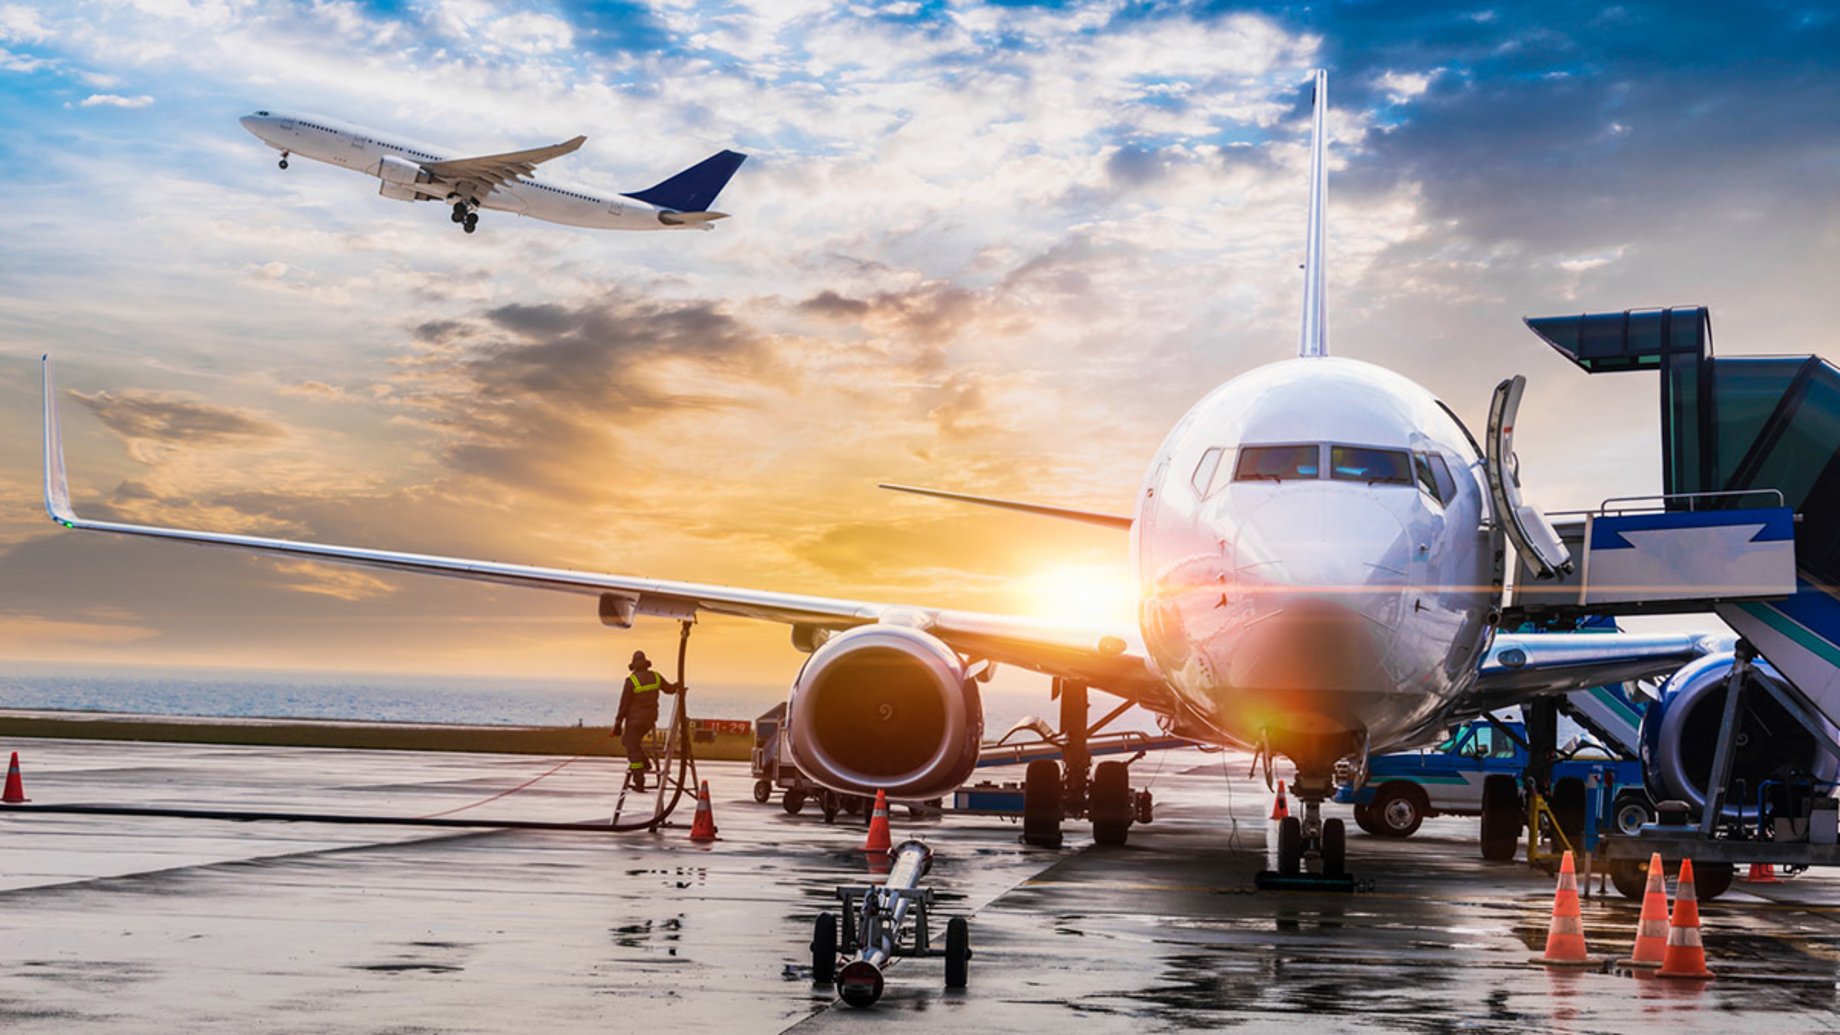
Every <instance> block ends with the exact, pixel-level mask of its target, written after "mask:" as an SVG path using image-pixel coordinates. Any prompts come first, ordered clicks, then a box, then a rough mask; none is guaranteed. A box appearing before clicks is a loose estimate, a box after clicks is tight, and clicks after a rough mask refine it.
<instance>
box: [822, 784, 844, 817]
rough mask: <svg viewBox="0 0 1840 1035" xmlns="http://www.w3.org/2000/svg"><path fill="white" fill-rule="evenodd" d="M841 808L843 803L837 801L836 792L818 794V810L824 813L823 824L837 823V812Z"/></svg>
mask: <svg viewBox="0 0 1840 1035" xmlns="http://www.w3.org/2000/svg"><path fill="white" fill-rule="evenodd" d="M842 807H843V802H841V801H838V800H837V792H836V791H820V792H819V793H818V808H819V809H821V810H823V812H824V822H826V823H835V822H837V812H838V810H840V809H841V808H842Z"/></svg>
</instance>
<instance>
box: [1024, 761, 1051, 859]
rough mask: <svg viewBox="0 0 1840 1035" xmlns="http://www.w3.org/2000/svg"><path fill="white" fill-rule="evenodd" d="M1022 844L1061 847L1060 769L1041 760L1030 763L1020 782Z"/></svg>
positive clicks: (1049, 762)
mask: <svg viewBox="0 0 1840 1035" xmlns="http://www.w3.org/2000/svg"><path fill="white" fill-rule="evenodd" d="M1022 843H1023V844H1030V845H1036V846H1037V847H1040V848H1059V847H1060V846H1061V767H1060V765H1059V764H1058V763H1055V762H1052V761H1050V760H1048V759H1045V758H1038V759H1036V760H1035V761H1033V762H1030V763H1029V769H1028V775H1027V776H1026V777H1024V780H1023V784H1022Z"/></svg>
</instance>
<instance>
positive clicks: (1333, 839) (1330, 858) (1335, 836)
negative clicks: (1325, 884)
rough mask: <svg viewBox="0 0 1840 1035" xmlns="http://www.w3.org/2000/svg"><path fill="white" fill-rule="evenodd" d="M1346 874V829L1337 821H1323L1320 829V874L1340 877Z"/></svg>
mask: <svg viewBox="0 0 1840 1035" xmlns="http://www.w3.org/2000/svg"><path fill="white" fill-rule="evenodd" d="M1347 872H1348V828H1347V827H1346V826H1344V825H1343V824H1342V821H1341V820H1339V819H1325V820H1323V827H1322V873H1323V876H1325V877H1340V876H1341V875H1342V874H1344V873H1347Z"/></svg>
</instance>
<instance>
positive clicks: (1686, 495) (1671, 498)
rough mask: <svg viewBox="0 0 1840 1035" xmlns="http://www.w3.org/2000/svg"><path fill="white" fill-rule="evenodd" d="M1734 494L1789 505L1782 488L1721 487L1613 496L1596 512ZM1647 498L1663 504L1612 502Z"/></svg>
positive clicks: (1661, 507) (1598, 506) (1638, 500)
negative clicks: (1698, 490) (1758, 497)
mask: <svg viewBox="0 0 1840 1035" xmlns="http://www.w3.org/2000/svg"><path fill="white" fill-rule="evenodd" d="M1733 496H1774V497H1776V505H1777V506H1779V507H1782V506H1787V505H1788V504H1787V502H1786V501H1785V500H1784V499H1783V493H1782V490H1781V489H1721V490H1718V491H1716V492H1675V493H1661V494H1657V495H1653V496H1612V497H1610V498H1609V499H1606V500H1604V501H1603V502H1602V503H1600V504H1598V505H1597V510H1596V511H1595V513H1598V514H1610V513H1617V514H1626V513H1629V512H1630V511H1637V510H1662V509H1665V508H1666V504H1668V503H1670V502H1675V501H1679V500H1687V501H1689V502H1692V501H1698V500H1710V499H1723V498H1727V497H1733ZM1646 500H1659V501H1660V502H1661V504H1662V505H1661V506H1649V507H1613V506H1611V504H1613V503H1640V502H1643V501H1646ZM1688 509H1693V508H1692V507H1691V506H1689V508H1688Z"/></svg>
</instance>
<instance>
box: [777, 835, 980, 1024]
mask: <svg viewBox="0 0 1840 1035" xmlns="http://www.w3.org/2000/svg"><path fill="white" fill-rule="evenodd" d="M889 858H890V859H891V860H892V861H893V865H892V866H891V867H890V869H889V871H888V876H887V877H886V878H885V879H884V880H883V881H882V883H880V884H877V885H871V886H867V887H860V886H859V887H842V888H838V889H837V898H838V900H839V901H841V902H842V903H843V910H842V922H841V923H839V917H838V914H836V913H830V912H825V913H821V914H819V915H818V918H817V920H816V922H815V923H814V924H813V928H812V939H811V976H812V981H813V982H814V983H817V984H827V983H830V982H833V981H834V982H835V983H836V985H837V994H838V995H840V996H842V997H843V1001H844V1002H846V1003H849V1004H850V1005H851V1006H873V1005H874V1004H875V1002H876V1000H878V999H880V998H881V997H882V989H883V987H884V985H885V980H886V979H885V977H884V972H885V971H886V970H887V969H888V967H889V966H890V965H891V964H892V963H893V962H894V961H895V960H896V959H899V958H901V957H904V956H929V957H938V958H941V959H944V960H945V965H946V967H945V970H946V973H945V983H946V987H947V988H964V987H965V982H966V979H967V975H968V972H969V968H970V961H971V933H970V932H971V929H970V925H969V924H968V923H967V922H966V920H965V918H964V917H953V918H952V919H951V920H949V921H947V922H946V939H945V945H944V946H943V947H940V946H935V945H934V944H933V940H932V931H931V928H930V924H929V916H928V914H929V911H930V910H931V909H932V906H933V891H932V889H931V888H923V887H921V886H920V879H921V878H922V877H925V876H926V874H927V871H928V870H930V869H931V868H932V865H933V850H932V849H930V848H928V847H927V846H926V845H925V844H923V843H922V842H919V841H903V842H902V843H901V844H899V845H897V846H896V847H895V849H894V851H892V852H890V853H889ZM840 939H841V940H840ZM840 961H846V962H843V965H842V966H841V968H840V967H839V966H838V964H839V962H840Z"/></svg>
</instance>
